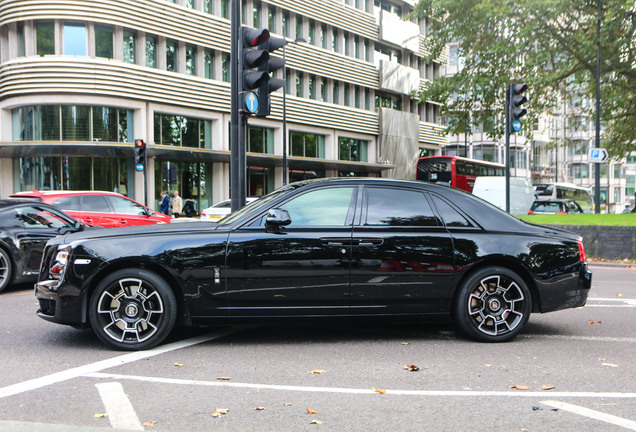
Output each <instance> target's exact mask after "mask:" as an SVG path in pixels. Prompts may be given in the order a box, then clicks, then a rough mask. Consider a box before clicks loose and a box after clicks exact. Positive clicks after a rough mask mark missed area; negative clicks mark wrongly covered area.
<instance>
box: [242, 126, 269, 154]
mask: <svg viewBox="0 0 636 432" xmlns="http://www.w3.org/2000/svg"><path fill="white" fill-rule="evenodd" d="M247 151H248V152H252V153H267V154H273V153H274V129H270V128H263V127H258V126H248V128H247Z"/></svg>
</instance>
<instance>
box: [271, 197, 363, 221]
mask: <svg viewBox="0 0 636 432" xmlns="http://www.w3.org/2000/svg"><path fill="white" fill-rule="evenodd" d="M353 190H354V188H352V187H339V188H330V189H318V190H314V191H310V192H307V193H304V194H302V195H300V196H297V197H295V198H293V199H291V200H290V201H287V202H286V203H285V204H283V205H282V206H280V208H282V209H284V210H287V211H288V212H289V215H290V217H291V220H292V222H291V224H290V225H289V226H292V227H293V226H344V225H345V223H346V221H347V214H348V213H349V206H350V204H351V197H352V196H353Z"/></svg>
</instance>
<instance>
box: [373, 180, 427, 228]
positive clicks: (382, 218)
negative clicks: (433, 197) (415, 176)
mask: <svg viewBox="0 0 636 432" xmlns="http://www.w3.org/2000/svg"><path fill="white" fill-rule="evenodd" d="M364 225H390V226H438V225H439V223H438V220H437V217H435V214H434V213H433V210H432V209H431V206H430V205H429V203H428V201H427V200H426V198H425V197H424V194H423V193H421V192H419V191H408V190H400V189H380V188H368V189H367V214H366V218H365V220H364Z"/></svg>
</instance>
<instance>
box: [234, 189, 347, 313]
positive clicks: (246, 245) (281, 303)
mask: <svg viewBox="0 0 636 432" xmlns="http://www.w3.org/2000/svg"><path fill="white" fill-rule="evenodd" d="M356 189H357V188H356V187H355V186H351V185H349V186H346V187H344V186H343V187H328V188H319V189H314V190H310V191H307V192H303V193H302V194H300V195H295V196H294V197H292V198H291V199H289V200H287V201H286V202H283V203H281V204H279V205H278V206H277V207H278V208H281V209H284V210H287V211H288V212H289V215H290V217H291V223H290V224H289V225H287V226H286V227H284V228H282V229H281V230H280V232H278V233H272V232H266V230H265V225H264V219H265V214H266V213H263V214H261V215H260V216H259V217H257V218H256V219H255V220H254V221H252V223H249V224H247V225H246V226H243V227H241V228H238V229H237V230H235V231H233V232H231V234H230V235H229V239H228V250H227V268H226V272H225V275H226V281H227V300H228V307H229V308H230V314H231V315H235V316H320V315H334V314H335V315H345V314H348V313H349V283H350V266H349V262H350V258H351V224H352V220H353V214H354V210H355V202H356V196H357V194H356V193H355V192H356Z"/></svg>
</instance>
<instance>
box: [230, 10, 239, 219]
mask: <svg viewBox="0 0 636 432" xmlns="http://www.w3.org/2000/svg"><path fill="white" fill-rule="evenodd" d="M230 6H231V8H230V24H231V25H230V34H231V44H230V50H231V53H230V91H231V97H232V103H231V111H230V137H231V138H230V198H231V201H232V203H231V210H232V211H235V210H237V209H239V208H240V203H239V201H240V186H239V182H240V180H239V179H240V172H239V171H240V169H239V166H240V153H239V145H240V142H239V128H240V125H239V91H240V89H239V80H238V78H239V76H238V75H239V73H238V69H239V32H240V23H241V0H231V3H230Z"/></svg>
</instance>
